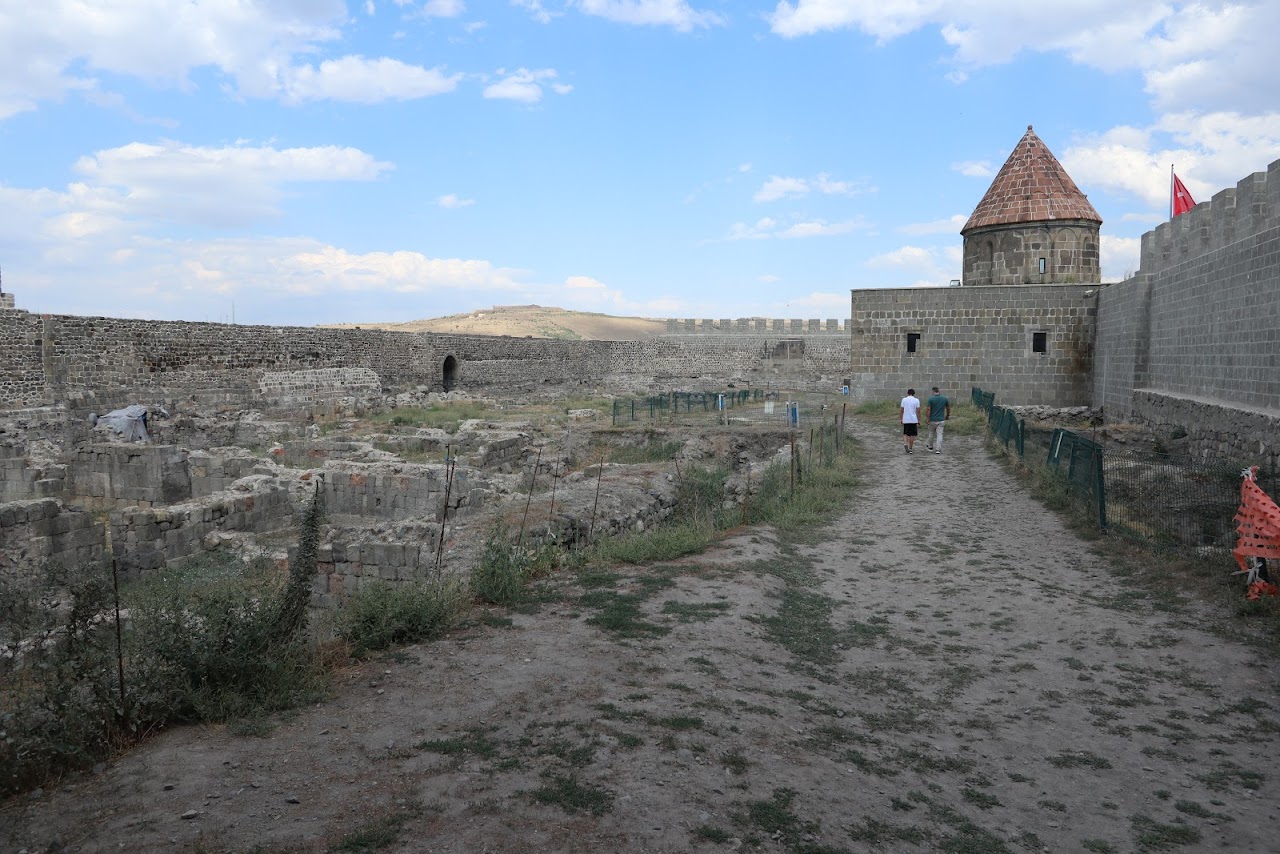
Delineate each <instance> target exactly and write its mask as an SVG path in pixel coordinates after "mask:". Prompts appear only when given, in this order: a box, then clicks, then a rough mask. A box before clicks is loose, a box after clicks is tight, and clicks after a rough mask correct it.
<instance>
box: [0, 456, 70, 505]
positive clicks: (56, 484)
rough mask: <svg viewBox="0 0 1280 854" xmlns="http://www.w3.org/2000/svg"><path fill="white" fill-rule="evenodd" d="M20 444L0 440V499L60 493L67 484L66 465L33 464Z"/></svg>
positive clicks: (17, 498) (14, 499)
mask: <svg viewBox="0 0 1280 854" xmlns="http://www.w3.org/2000/svg"><path fill="white" fill-rule="evenodd" d="M24 451H25V449H24V447H23V446H22V445H21V444H18V443H14V442H10V443H3V442H0V501H22V500H24V499H28V498H56V497H60V496H61V495H62V494H63V493H64V491H65V490H66V488H67V469H66V466H61V465H54V464H50V465H47V466H41V465H34V464H32V463H31V462H30V461H29V460H28V459H27V458H26V456H25V453H24Z"/></svg>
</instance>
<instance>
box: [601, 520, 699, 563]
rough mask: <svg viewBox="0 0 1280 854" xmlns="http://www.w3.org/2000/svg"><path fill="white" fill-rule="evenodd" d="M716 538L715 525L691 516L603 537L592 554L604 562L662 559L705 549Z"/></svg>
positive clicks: (653, 560)
mask: <svg viewBox="0 0 1280 854" xmlns="http://www.w3.org/2000/svg"><path fill="white" fill-rule="evenodd" d="M715 538H716V529H715V528H714V527H712V526H710V525H708V524H706V523H704V522H702V521H699V520H696V519H692V520H687V521H684V522H679V523H675V524H670V525H656V526H654V527H652V528H650V529H648V530H646V531H643V532H640V533H634V534H624V535H622V536H619V537H609V538H606V539H602V540H600V541H599V542H598V543H596V545H595V549H594V555H595V558H596V559H597V560H600V561H602V562H605V563H629V564H647V563H661V562H663V561H670V560H675V559H676V558H680V557H684V556H685V555H691V554H697V553H698V552H701V551H704V550H705V549H706V548H707V546H709V545H711V543H712V542H714V541H715Z"/></svg>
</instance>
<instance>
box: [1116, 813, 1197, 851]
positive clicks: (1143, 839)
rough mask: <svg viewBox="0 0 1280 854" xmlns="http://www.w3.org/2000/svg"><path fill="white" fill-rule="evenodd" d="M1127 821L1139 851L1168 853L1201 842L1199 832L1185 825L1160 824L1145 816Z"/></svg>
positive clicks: (1138, 816)
mask: <svg viewBox="0 0 1280 854" xmlns="http://www.w3.org/2000/svg"><path fill="white" fill-rule="evenodd" d="M1129 821H1130V825H1131V830H1132V832H1133V838H1134V841H1136V842H1137V843H1138V850H1140V851H1168V850H1169V849H1170V848H1178V847H1181V846H1183V845H1195V844H1196V843H1198V842H1200V840H1201V836H1200V831H1198V830H1196V829H1195V828H1194V827H1187V826H1186V825H1185V824H1161V823H1160V822H1158V821H1156V820H1155V819H1153V818H1150V817H1148V816H1145V815H1135V816H1133V817H1132V818H1131V819H1130V820H1129Z"/></svg>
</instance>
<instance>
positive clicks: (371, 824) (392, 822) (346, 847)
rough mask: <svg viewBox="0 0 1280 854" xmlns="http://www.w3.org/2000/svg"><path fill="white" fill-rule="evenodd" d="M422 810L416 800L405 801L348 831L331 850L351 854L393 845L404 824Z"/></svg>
mask: <svg viewBox="0 0 1280 854" xmlns="http://www.w3.org/2000/svg"><path fill="white" fill-rule="evenodd" d="M421 812H422V805H421V804H420V803H418V802H417V801H405V802H404V803H403V804H401V805H400V806H399V807H398V808H397V809H395V811H393V812H390V813H386V814H384V815H379V816H377V817H375V818H372V819H370V820H368V821H366V822H364V823H363V824H361V825H360V826H359V827H356V828H355V829H354V830H351V831H348V832H347V833H346V834H344V835H343V837H342V838H341V839H339V840H338V841H337V842H336V843H334V844H333V845H332V846H330V848H329V850H330V851H333V852H339V851H345V852H353V854H364V852H368V851H381V850H382V849H384V848H390V847H391V846H393V845H395V844H396V843H397V842H398V841H399V839H400V834H401V833H402V832H403V831H404V826H405V825H406V824H407V823H409V821H411V820H412V819H414V818H415V817H417V816H418V815H419V814H421Z"/></svg>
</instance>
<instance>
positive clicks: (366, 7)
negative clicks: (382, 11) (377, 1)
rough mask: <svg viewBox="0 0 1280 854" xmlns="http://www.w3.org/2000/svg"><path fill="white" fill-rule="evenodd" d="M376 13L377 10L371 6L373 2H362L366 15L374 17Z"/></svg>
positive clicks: (370, 0) (369, 0)
mask: <svg viewBox="0 0 1280 854" xmlns="http://www.w3.org/2000/svg"><path fill="white" fill-rule="evenodd" d="M377 12H378V9H377V7H375V6H374V5H373V0H364V13H365V14H366V15H370V16H372V15H376V14H377Z"/></svg>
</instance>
